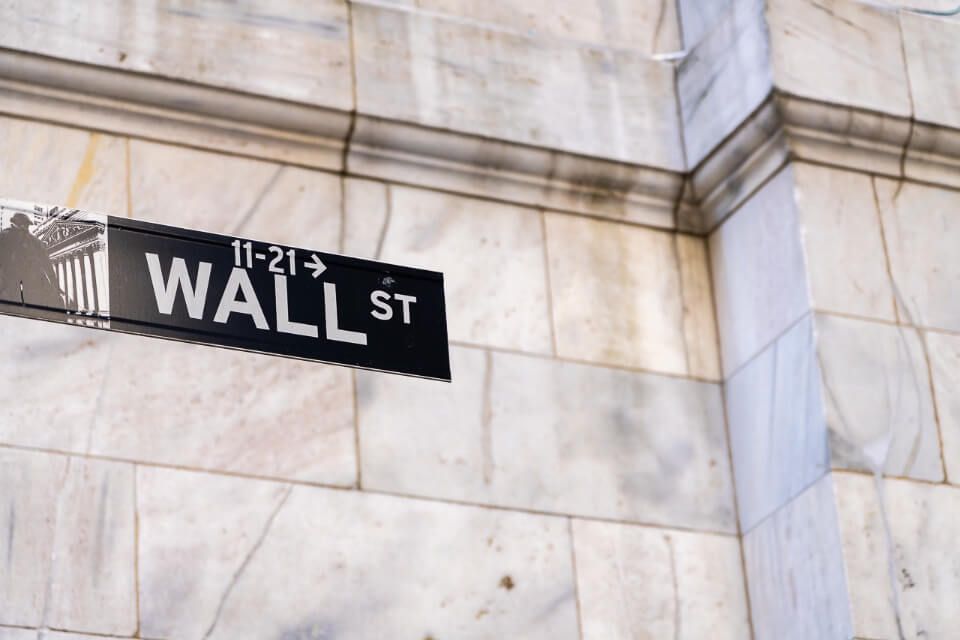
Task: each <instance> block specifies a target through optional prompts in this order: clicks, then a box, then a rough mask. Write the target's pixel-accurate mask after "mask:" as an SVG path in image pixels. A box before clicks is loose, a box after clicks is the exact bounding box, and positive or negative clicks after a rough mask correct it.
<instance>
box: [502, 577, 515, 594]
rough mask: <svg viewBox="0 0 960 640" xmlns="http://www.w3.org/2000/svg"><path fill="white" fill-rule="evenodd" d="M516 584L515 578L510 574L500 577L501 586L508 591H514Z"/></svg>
mask: <svg viewBox="0 0 960 640" xmlns="http://www.w3.org/2000/svg"><path fill="white" fill-rule="evenodd" d="M515 586H516V583H515V582H514V581H513V578H512V577H510V576H503V577H502V578H500V588H501V589H506V590H507V591H512V590H513V588H514V587H515Z"/></svg>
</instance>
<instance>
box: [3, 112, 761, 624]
mask: <svg viewBox="0 0 960 640" xmlns="http://www.w3.org/2000/svg"><path fill="white" fill-rule="evenodd" d="M0 131H2V132H3V138H4V139H7V140H17V141H18V142H20V143H21V145H22V148H23V149H25V150H26V152H25V153H22V154H5V155H3V156H2V160H0V162H2V165H0V191H2V192H3V193H4V194H10V195H15V196H18V197H22V198H35V199H38V200H49V201H53V202H70V203H71V204H75V205H77V206H81V207H90V208H93V209H95V210H98V211H102V212H106V213H113V214H115V215H130V216H133V217H136V218H142V219H148V220H154V221H157V222H163V223H169V224H175V225H182V226H188V227H193V228H198V229H206V230H210V231H215V232H222V233H229V234H238V235H241V236H244V235H249V236H252V237H258V238H262V239H265V240H273V241H276V242H282V243H289V244H296V245H302V246H303V245H305V246H310V247H312V248H317V249H321V250H324V251H335V252H346V253H350V254H352V255H358V256H366V257H371V258H378V259H382V260H387V261H392V262H398V263H403V264H410V265H413V266H420V267H425V268H431V269H440V270H443V271H444V272H445V275H446V292H447V300H448V307H449V327H450V337H451V341H452V343H453V346H452V360H453V379H454V381H453V383H452V384H443V383H437V382H429V381H421V380H413V379H407V378H402V377H397V376H391V375H386V374H379V373H370V372H354V371H351V370H349V369H346V368H339V367H329V366H323V365H315V364H309V363H302V362H296V361H288V360H283V359H278V358H269V357H266V356H259V355H250V354H243V353H239V352H232V351H221V350H217V349H212V348H206V347H198V346H193V345H184V344H177V343H169V342H164V341H158V340H152V339H147V338H140V337H135V336H124V335H119V334H110V333H101V332H96V331H93V330H89V329H81V328H76V327H66V326H58V325H48V324H43V323H37V322H32V321H27V320H22V319H13V318H6V319H2V318H0V352H2V357H0V373H2V374H3V375H2V383H0V401H2V404H0V407H2V409H0V418H2V419H0V457H2V460H0V550H2V549H6V552H4V554H5V557H4V558H3V559H0V601H2V602H4V603H7V604H6V605H5V606H2V607H0V637H3V638H6V637H7V636H9V637H11V638H16V637H17V636H18V635H22V634H24V633H27V631H25V630H26V629H39V630H41V631H42V634H43V635H44V637H54V635H53V634H54V632H56V633H57V634H61V635H63V637H64V638H67V637H70V634H94V635H96V636H97V637H100V636H102V635H108V636H111V637H123V638H128V637H138V638H151V639H157V640H158V639H162V638H171V639H172V638H177V639H180V638H201V637H230V638H233V637H239V636H249V635H250V634H253V637H289V638H307V637H310V638H335V637H336V638H341V637H343V638H380V637H385V636H392V635H397V634H399V635H403V636H410V637H415V638H418V640H419V639H421V638H435V639H440V638H450V637H457V638H478V639H480V638H490V637H508V636H509V637H524V638H551V639H553V638H571V639H574V638H595V639H600V638H619V637H623V638H628V637H660V636H661V635H662V634H668V635H670V636H672V637H677V638H700V637H703V634H704V633H706V630H710V632H711V633H715V634H719V635H718V636H717V637H724V638H731V639H734V638H743V637H746V636H747V635H749V624H750V622H749V615H748V607H747V595H746V587H745V582H744V579H743V571H742V569H741V567H742V559H741V553H740V543H739V541H738V538H737V531H738V525H737V515H736V514H737V512H736V505H735V498H734V485H733V477H732V472H731V467H730V453H729V450H728V445H727V438H726V425H725V418H724V409H723V394H722V389H721V385H720V365H719V353H718V345H717V336H716V329H715V325H716V323H715V319H714V311H713V296H712V291H711V285H710V266H709V264H708V252H707V246H706V241H705V240H704V239H703V238H698V237H695V236H690V235H678V234H675V233H669V232H666V231H662V230H656V229H651V228H645V227H639V226H635V225H626V224H617V223H612V222H604V221H600V220H595V219H591V218H586V217H580V216H572V215H568V214H561V213H556V212H552V211H544V210H539V209H533V208H527V207H519V206H513V205H506V204H502V203H496V202H491V201H484V200H478V199H473V198H469V197H465V196H461V195H457V194H453V193H444V192H437V191H431V190H426V189H419V188H414V187H410V186H405V185H400V184H393V183H385V182H379V181H373V180H365V179H358V178H354V177H351V176H342V175H337V174H332V173H326V172H322V171H314V170H307V169H303V168H298V167H293V166H289V165H280V164H276V163H272V162H266V161H261V160H255V159H249V158H243V157H235V156H226V155H219V154H214V153H210V152H207V151H200V150H194V149H189V148H185V147H182V146H174V145H168V144H162V143H157V142H150V141H145V140H141V139H129V138H124V137H118V136H110V135H107V134H100V133H89V132H86V131H81V130H76V129H70V128H64V127H58V126H52V125H49V124H42V123H36V122H29V121H25V120H16V119H11V118H0ZM398 407H402V408H403V410H398ZM614 578H615V579H614ZM636 602H649V603H650V607H649V608H647V607H646V606H645V607H643V608H642V611H638V610H637V607H636V604H635V603H636ZM3 634H5V635H3ZM76 637H82V635H77V636H76Z"/></svg>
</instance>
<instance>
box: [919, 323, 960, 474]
mask: <svg viewBox="0 0 960 640" xmlns="http://www.w3.org/2000/svg"><path fill="white" fill-rule="evenodd" d="M924 337H925V339H926V342H927V356H928V357H929V358H930V374H931V376H932V379H933V393H934V399H935V401H936V405H937V417H938V418H939V420H940V436H941V442H942V444H943V462H944V464H945V465H946V469H945V471H946V475H947V480H948V481H949V482H952V483H953V484H960V336H957V335H948V334H943V333H933V332H928V333H927V334H926V335H925V336H924Z"/></svg>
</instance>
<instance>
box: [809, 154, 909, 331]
mask: <svg viewBox="0 0 960 640" xmlns="http://www.w3.org/2000/svg"><path fill="white" fill-rule="evenodd" d="M794 175H795V179H796V199H797V209H798V210H799V212H800V224H801V227H802V233H803V248H804V251H805V253H806V256H807V269H808V278H809V282H810V290H811V291H810V295H811V297H812V298H813V305H814V307H816V308H817V309H818V310H822V311H836V312H840V313H849V314H852V315H859V316H866V317H871V318H878V319H881V320H889V321H895V320H896V312H895V310H894V295H893V287H892V286H891V283H890V275H889V272H888V270H887V259H886V252H885V251H884V244H883V232H882V230H881V228H880V213H879V211H878V210H877V200H876V194H875V192H874V185H873V178H871V177H870V176H866V175H864V174H861V173H853V172H851V171H841V170H839V169H829V168H826V167H820V166H816V165H811V164H804V163H798V164H795V165H794Z"/></svg>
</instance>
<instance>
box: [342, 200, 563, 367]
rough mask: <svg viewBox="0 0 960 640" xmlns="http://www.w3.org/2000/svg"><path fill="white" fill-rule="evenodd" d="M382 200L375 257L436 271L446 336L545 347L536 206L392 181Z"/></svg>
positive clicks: (543, 287)
mask: <svg viewBox="0 0 960 640" xmlns="http://www.w3.org/2000/svg"><path fill="white" fill-rule="evenodd" d="M389 207H390V208H389V210H388V213H387V216H388V217H387V220H386V222H385V223H384V224H385V227H384V228H383V230H382V231H381V232H380V233H381V235H382V240H381V241H380V246H381V249H380V251H379V256H378V258H379V259H380V260H384V261H386V262H392V263H394V264H402V265H409V266H416V267H423V268H426V269H433V270H435V271H442V272H443V274H444V290H445V296H446V301H447V327H448V331H449V335H450V339H451V340H455V341H462V342H469V343H473V344H482V345H490V346H496V347H505V348H510V349H518V350H521V351H529V352H534V353H551V352H552V351H553V346H552V341H551V336H550V313H549V307H548V304H547V275H546V265H545V258H544V242H543V226H542V225H543V222H542V219H541V217H540V213H539V212H537V211H533V210H530V209H523V208H520V207H514V206H510V205H503V204H497V203H492V202H484V201H480V200H471V199H469V198H463V197H460V196H455V195H451V194H443V193H436V192H432V191H424V190H420V189H410V188H406V187H396V186H392V187H390V203H389ZM354 213H357V212H354V211H351V216H352V215H353V214H354Z"/></svg>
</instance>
